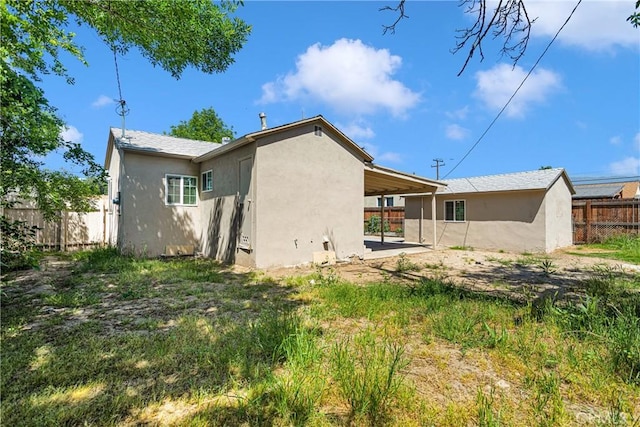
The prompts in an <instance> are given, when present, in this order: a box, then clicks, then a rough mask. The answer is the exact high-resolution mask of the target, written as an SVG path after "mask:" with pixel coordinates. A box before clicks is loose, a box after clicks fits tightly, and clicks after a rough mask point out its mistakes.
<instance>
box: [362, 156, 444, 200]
mask: <svg viewBox="0 0 640 427" xmlns="http://www.w3.org/2000/svg"><path fill="white" fill-rule="evenodd" d="M445 185H446V184H444V183H442V182H439V181H434V180H431V179H427V178H423V177H421V176H417V175H411V174H408V173H404V172H399V171H396V170H393V169H389V168H385V167H382V166H378V165H374V164H373V163H367V164H365V167H364V195H365V196H380V195H385V196H386V195H393V194H407V193H427V192H428V193H431V192H433V191H437V190H438V188H441V187H444V186H445Z"/></svg>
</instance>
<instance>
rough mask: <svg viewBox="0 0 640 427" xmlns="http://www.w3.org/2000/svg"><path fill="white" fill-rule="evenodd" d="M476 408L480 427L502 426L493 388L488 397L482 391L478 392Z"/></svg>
mask: <svg viewBox="0 0 640 427" xmlns="http://www.w3.org/2000/svg"><path fill="white" fill-rule="evenodd" d="M476 406H477V408H478V426H479V427H499V426H500V425H501V424H502V423H501V416H502V415H501V413H500V410H497V409H495V408H494V395H493V388H492V389H491V391H490V392H489V395H488V396H487V395H486V394H485V393H483V391H482V390H478V394H477V395H476Z"/></svg>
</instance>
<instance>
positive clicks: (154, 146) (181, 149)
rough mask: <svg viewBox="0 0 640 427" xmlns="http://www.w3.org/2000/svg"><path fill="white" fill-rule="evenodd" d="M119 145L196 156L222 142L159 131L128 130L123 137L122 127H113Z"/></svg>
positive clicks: (147, 150) (181, 155) (148, 150)
mask: <svg viewBox="0 0 640 427" xmlns="http://www.w3.org/2000/svg"><path fill="white" fill-rule="evenodd" d="M111 134H112V135H113V137H114V140H115V141H116V144H117V146H118V147H120V148H123V149H129V150H136V151H145V152H152V153H154V152H155V153H160V154H166V155H173V156H179V157H187V158H195V157H198V156H201V155H203V154H205V153H208V152H209V151H211V150H214V149H216V148H218V147H220V146H221V145H222V144H220V143H215V142H208V141H198V140H194V139H186V138H176V137H174V136H169V135H162V134H158V133H151V132H143V131H138V130H126V131H125V133H124V135H125V136H124V138H122V137H121V135H122V130H121V129H120V128H111Z"/></svg>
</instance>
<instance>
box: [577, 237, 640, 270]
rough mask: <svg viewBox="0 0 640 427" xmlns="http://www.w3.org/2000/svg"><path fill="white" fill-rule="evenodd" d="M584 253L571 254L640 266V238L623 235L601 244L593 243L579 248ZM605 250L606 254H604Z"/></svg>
mask: <svg viewBox="0 0 640 427" xmlns="http://www.w3.org/2000/svg"><path fill="white" fill-rule="evenodd" d="M591 248H593V249H600V251H598V252H597V253H590V252H588V251H586V252H585V251H584V250H585V249H586V250H588V249H591ZM579 249H581V250H582V252H571V254H572V255H580V256H591V257H597V258H609V259H617V260H620V261H625V262H631V263H634V264H640V236H638V235H630V234H623V235H619V236H614V237H610V238H608V239H605V240H604V241H603V242H601V243H591V244H587V245H582V246H580V247H579ZM602 250H605V251H606V252H603V251H602Z"/></svg>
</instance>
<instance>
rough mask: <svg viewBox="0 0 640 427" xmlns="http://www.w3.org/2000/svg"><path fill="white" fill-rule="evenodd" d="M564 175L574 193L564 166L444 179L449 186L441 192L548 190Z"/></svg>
mask: <svg viewBox="0 0 640 427" xmlns="http://www.w3.org/2000/svg"><path fill="white" fill-rule="evenodd" d="M562 176H564V179H565V180H566V181H567V184H568V185H569V188H570V189H571V191H572V193H573V192H574V190H573V185H572V184H571V181H570V180H569V177H568V176H567V174H566V172H565V171H564V169H562V168H554V169H540V170H535V171H529V172H517V173H509V174H501V175H488V176H476V177H471V178H459V179H450V180H442V181H441V182H443V183H445V184H447V187H445V188H442V189H440V190H439V192H440V193H443V194H463V193H489V192H498V191H524V190H547V189H549V187H551V186H552V185H553V183H555V182H556V180H558V179H559V178H560V177H562Z"/></svg>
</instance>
